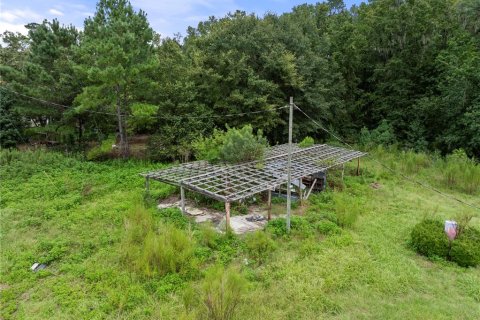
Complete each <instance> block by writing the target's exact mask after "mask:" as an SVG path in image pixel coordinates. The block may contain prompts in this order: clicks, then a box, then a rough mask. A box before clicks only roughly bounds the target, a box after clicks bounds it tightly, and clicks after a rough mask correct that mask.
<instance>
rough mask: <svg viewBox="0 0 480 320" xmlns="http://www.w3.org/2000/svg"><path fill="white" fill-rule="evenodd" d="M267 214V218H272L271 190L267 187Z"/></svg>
mask: <svg viewBox="0 0 480 320" xmlns="http://www.w3.org/2000/svg"><path fill="white" fill-rule="evenodd" d="M267 204H268V215H267V219H268V221H270V219H272V190H270V189H268V202H267Z"/></svg>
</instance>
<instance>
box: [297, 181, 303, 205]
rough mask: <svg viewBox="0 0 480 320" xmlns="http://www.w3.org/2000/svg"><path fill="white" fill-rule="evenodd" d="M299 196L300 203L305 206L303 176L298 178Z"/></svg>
mask: <svg viewBox="0 0 480 320" xmlns="http://www.w3.org/2000/svg"><path fill="white" fill-rule="evenodd" d="M298 197H299V198H300V205H301V206H303V197H302V178H300V179H298Z"/></svg>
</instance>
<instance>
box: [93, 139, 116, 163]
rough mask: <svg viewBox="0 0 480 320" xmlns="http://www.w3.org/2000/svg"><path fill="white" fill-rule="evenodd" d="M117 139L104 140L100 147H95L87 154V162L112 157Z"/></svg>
mask: <svg viewBox="0 0 480 320" xmlns="http://www.w3.org/2000/svg"><path fill="white" fill-rule="evenodd" d="M113 145H115V138H113V137H109V138H108V139H106V140H103V141H102V142H101V143H100V145H98V146H96V147H93V148H92V149H90V150H89V151H88V152H87V160H105V159H108V158H109V157H110V156H111V155H112V151H114V147H113Z"/></svg>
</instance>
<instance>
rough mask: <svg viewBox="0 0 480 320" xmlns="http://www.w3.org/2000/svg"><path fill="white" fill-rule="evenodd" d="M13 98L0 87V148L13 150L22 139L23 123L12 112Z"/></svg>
mask: <svg viewBox="0 0 480 320" xmlns="http://www.w3.org/2000/svg"><path fill="white" fill-rule="evenodd" d="M13 102H14V101H13V97H12V96H11V94H9V92H8V91H5V90H4V89H3V88H1V87H0V147H1V148H13V147H15V146H16V145H17V144H18V143H19V142H21V141H22V140H23V139H24V138H23V136H22V135H23V128H24V123H23V121H22V119H21V117H20V115H19V114H18V113H17V112H16V111H15V110H13V108H12V107H13Z"/></svg>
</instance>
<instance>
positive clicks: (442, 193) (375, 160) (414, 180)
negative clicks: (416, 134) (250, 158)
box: [295, 105, 480, 210]
mask: <svg viewBox="0 0 480 320" xmlns="http://www.w3.org/2000/svg"><path fill="white" fill-rule="evenodd" d="M295 108H297V110H298V111H300V112H301V113H302V114H304V115H305V116H306V117H307V118H308V119H310V120H311V121H312V122H313V123H315V124H316V125H317V126H318V127H319V128H320V129H322V130H323V131H325V132H327V133H328V134H330V135H331V136H332V137H334V138H335V139H337V140H338V141H340V142H341V143H343V144H345V145H346V146H348V147H349V148H352V149H353V147H352V146H351V145H350V144H349V143H347V142H346V141H345V140H343V139H341V138H340V137H338V136H337V135H335V134H334V133H333V132H330V131H329V130H327V129H325V128H324V127H323V126H322V125H321V124H320V123H318V122H317V121H315V120H314V119H313V118H312V117H310V116H309V115H308V114H306V113H305V112H304V111H303V110H302V109H300V108H299V107H298V106H297V105H295ZM367 157H369V158H370V159H372V160H373V161H374V162H376V163H377V164H379V165H380V166H382V167H383V168H385V169H387V170H389V171H391V172H393V173H395V174H398V175H399V176H401V177H402V178H403V179H405V180H407V181H409V182H412V183H414V184H418V185H419V186H421V187H423V188H425V189H428V190H430V191H433V192H436V193H438V194H440V195H441V196H443V197H446V198H449V199H451V200H455V201H457V202H459V203H461V204H463V205H465V206H468V207H471V208H473V209H477V210H480V207H478V206H476V205H474V204H471V203H468V202H465V201H463V200H462V199H459V198H457V197H455V196H453V195H451V194H448V193H445V192H443V191H440V190H438V189H437V188H434V187H432V186H430V185H428V184H426V183H424V182H422V181H419V180H417V179H414V178H412V177H409V176H407V175H405V174H403V173H401V172H399V171H396V170H394V169H393V168H391V167H389V166H387V165H385V164H383V163H382V162H380V161H378V160H377V159H375V158H374V157H373V156H372V155H370V154H367Z"/></svg>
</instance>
